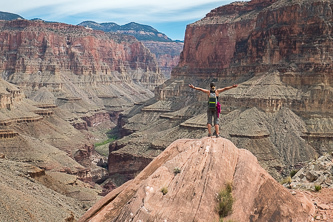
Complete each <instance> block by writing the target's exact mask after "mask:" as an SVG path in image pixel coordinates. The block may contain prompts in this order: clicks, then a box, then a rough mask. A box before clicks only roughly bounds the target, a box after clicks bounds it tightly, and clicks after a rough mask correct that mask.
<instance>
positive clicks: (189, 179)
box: [79, 137, 314, 222]
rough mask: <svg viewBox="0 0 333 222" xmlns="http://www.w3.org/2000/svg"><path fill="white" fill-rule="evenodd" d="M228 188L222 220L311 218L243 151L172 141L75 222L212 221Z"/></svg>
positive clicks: (310, 209)
mask: <svg viewBox="0 0 333 222" xmlns="http://www.w3.org/2000/svg"><path fill="white" fill-rule="evenodd" d="M176 168H178V169H179V171H177V172H175V169H176ZM230 182H231V183H232V184H233V188H232V195H233V197H234V198H235V202H234V204H233V206H232V214H231V215H230V216H227V217H226V218H223V219H226V220H236V221H291V220H292V221H302V222H303V221H308V220H309V219H310V218H311V214H312V213H314V205H312V203H310V202H309V201H307V200H306V199H303V200H299V199H297V198H296V197H295V196H293V195H292V194H290V193H289V191H288V190H287V189H286V188H284V187H283V186H282V185H280V184H279V183H277V182H276V181H275V180H274V179H273V178H272V177H271V176H270V175H269V174H268V173H267V172H266V171H265V170H263V168H261V167H260V165H259V164H258V162H257V159H256V158H255V157H254V156H253V155H252V154H251V153H250V152H249V151H247V150H244V149H237V148H236V147H235V146H234V145H233V144H232V143H231V142H230V141H229V140H226V139H223V138H219V139H215V138H214V139H212V138H207V137H205V138H202V139H200V140H188V139H183V140H177V141H175V142H174V143H172V144H171V145H170V146H169V147H168V148H167V149H166V150H165V151H164V152H162V153H161V154H160V155H159V156H158V157H157V158H155V159H154V160H153V161H152V162H151V163H150V164H149V165H148V166H147V167H146V168H145V169H144V170H142V171H141V173H140V174H139V175H138V176H137V177H136V178H135V179H134V180H131V181H128V182H127V183H125V184H123V185H122V186H121V187H119V188H117V189H116V190H113V191H111V192H110V193H109V194H108V195H107V196H105V197H104V198H103V199H101V200H100V201H99V202H97V203H96V204H95V205H94V206H93V207H92V208H91V209H90V210H89V211H87V212H86V213H85V215H83V217H82V218H81V219H80V220H79V221H81V222H83V221H91V222H92V221H100V222H101V221H139V220H140V221H217V220H218V219H219V215H218V213H217V211H216V206H217V193H218V192H219V191H220V190H221V189H223V188H224V187H225V185H226V183H230ZM162 188H165V190H166V193H164V194H163V193H162V192H161V189H162Z"/></svg>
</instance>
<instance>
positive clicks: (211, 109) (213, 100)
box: [188, 82, 237, 138]
mask: <svg viewBox="0 0 333 222" xmlns="http://www.w3.org/2000/svg"><path fill="white" fill-rule="evenodd" d="M188 86H189V87H190V88H192V89H195V90H199V91H201V92H204V93H206V94H207V95H208V99H209V100H208V109H207V128H208V136H209V137H210V136H212V118H213V117H214V126H215V133H216V138H218V137H219V136H220V134H219V118H218V117H219V113H220V110H221V106H220V104H219V103H218V98H219V94H220V93H221V92H223V91H226V90H228V89H232V88H235V87H237V85H233V86H228V87H224V88H220V89H216V87H215V83H213V82H212V83H210V90H208V89H202V88H199V87H195V86H193V85H192V84H189V85H188ZM218 109H219V110H218Z"/></svg>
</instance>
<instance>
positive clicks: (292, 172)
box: [289, 170, 298, 178]
mask: <svg viewBox="0 0 333 222" xmlns="http://www.w3.org/2000/svg"><path fill="white" fill-rule="evenodd" d="M297 172H298V170H292V171H290V174H289V175H290V177H291V178H292V177H293V176H295V174H296V173H297Z"/></svg>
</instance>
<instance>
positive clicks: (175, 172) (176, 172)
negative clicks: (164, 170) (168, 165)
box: [173, 167, 181, 174]
mask: <svg viewBox="0 0 333 222" xmlns="http://www.w3.org/2000/svg"><path fill="white" fill-rule="evenodd" d="M180 171H181V170H180V168H178V167H175V169H173V173H174V174H178V173H180Z"/></svg>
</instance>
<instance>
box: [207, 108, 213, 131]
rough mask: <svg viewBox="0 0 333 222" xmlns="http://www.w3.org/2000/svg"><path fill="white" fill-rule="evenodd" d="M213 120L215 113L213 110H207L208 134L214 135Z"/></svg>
mask: <svg viewBox="0 0 333 222" xmlns="http://www.w3.org/2000/svg"><path fill="white" fill-rule="evenodd" d="M212 120H213V114H212V112H211V110H209V109H208V110H207V129H208V136H212Z"/></svg>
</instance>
